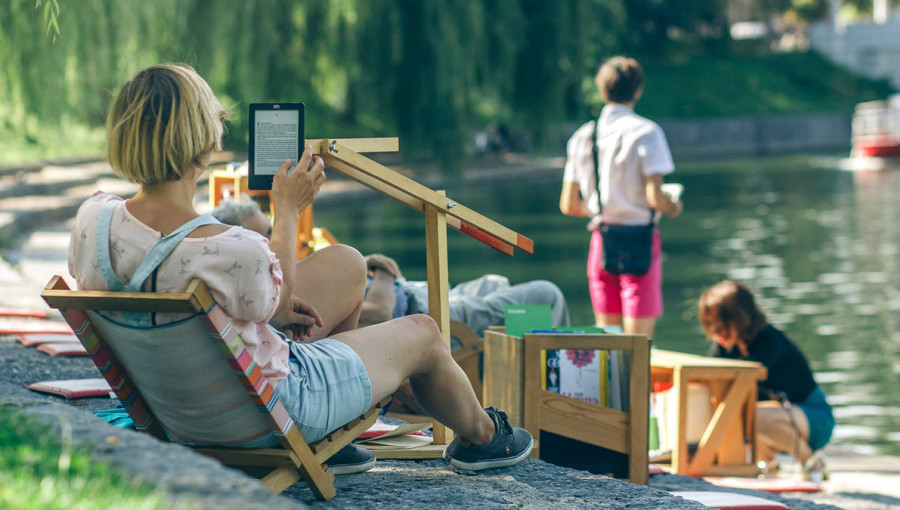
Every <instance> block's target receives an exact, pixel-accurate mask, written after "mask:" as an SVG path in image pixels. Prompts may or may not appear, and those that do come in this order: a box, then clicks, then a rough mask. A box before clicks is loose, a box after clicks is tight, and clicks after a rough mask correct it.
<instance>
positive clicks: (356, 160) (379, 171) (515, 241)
mask: <svg viewBox="0 0 900 510" xmlns="http://www.w3.org/2000/svg"><path fill="white" fill-rule="evenodd" d="M321 147H322V151H323V154H325V153H326V151H327V153H328V154H330V155H331V156H333V157H334V158H337V159H340V160H343V161H344V162H346V163H347V164H348V165H350V166H352V167H354V168H356V169H358V170H361V171H362V172H365V173H367V174H369V175H370V176H372V177H374V178H375V179H377V180H379V181H381V182H383V183H385V184H387V185H388V186H391V187H394V188H397V189H399V190H402V191H404V192H406V193H408V194H411V195H413V196H416V197H418V198H421V199H422V200H423V201H424V202H426V203H429V204H431V205H432V206H434V207H435V208H437V209H440V210H442V211H444V212H445V213H447V214H448V215H450V216H454V217H456V218H459V219H460V220H462V221H464V222H466V223H468V224H469V225H472V226H474V227H476V228H478V229H480V230H483V231H484V232H487V233H488V234H490V235H492V236H494V237H497V238H499V239H501V240H502V241H504V242H506V243H509V244H512V245H514V246H517V247H519V248H520V249H523V250H524V249H525V248H528V247H529V242H528V240H527V238H524V236H520V235H519V234H518V233H516V232H514V231H512V230H510V229H508V228H506V227H504V226H503V225H501V224H499V223H497V222H495V221H493V220H491V219H489V218H487V217H485V216H483V215H481V214H479V213H477V212H475V211H473V210H471V209H469V208H467V207H465V206H463V205H461V204H459V203H457V202H455V201H453V200H451V199H447V198H446V197H442V196H441V195H439V194H438V193H435V192H434V191H433V190H431V189H430V188H428V187H426V186H423V185H422V184H419V183H418V182H416V181H414V180H412V179H410V178H408V177H406V176H404V175H401V174H399V173H397V172H395V171H393V170H391V169H390V168H388V167H386V166H384V165H381V164H379V163H377V162H375V161H372V160H371V159H368V158H366V157H364V156H362V155H360V154H358V153H356V152H354V151H353V150H351V149H350V148H349V147H346V146H344V145H342V144H340V143H335V144H326V143H323V144H322V146H321ZM531 247H532V248H533V246H531Z"/></svg>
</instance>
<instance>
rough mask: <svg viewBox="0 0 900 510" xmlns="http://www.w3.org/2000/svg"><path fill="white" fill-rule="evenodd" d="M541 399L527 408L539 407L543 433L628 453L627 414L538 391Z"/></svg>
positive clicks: (545, 391) (529, 404)
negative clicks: (544, 431)
mask: <svg viewBox="0 0 900 510" xmlns="http://www.w3.org/2000/svg"><path fill="white" fill-rule="evenodd" d="M537 395H538V400H537V401H536V402H535V401H532V400H528V403H527V404H526V405H527V406H529V407H530V406H532V405H535V404H537V406H538V407H539V410H538V412H539V413H540V430H546V431H547V432H553V433H554V434H559V435H562V436H565V437H570V438H572V439H576V440H578V441H583V442H585V443H590V444H593V445H597V446H602V447H603V448H609V449H610V450H613V451H617V452H621V453H628V448H629V443H630V441H629V436H630V431H631V424H630V420H629V417H628V414H627V413H623V412H622V411H616V410H615V409H610V408H608V407H601V406H599V405H596V404H589V403H587V402H582V401H581V400H578V399H575V398H572V397H566V396H563V395H560V394H559V393H553V392H550V391H547V390H542V389H538V390H537ZM526 398H528V397H527V396H526ZM526 415H527V413H526ZM526 420H527V418H526Z"/></svg>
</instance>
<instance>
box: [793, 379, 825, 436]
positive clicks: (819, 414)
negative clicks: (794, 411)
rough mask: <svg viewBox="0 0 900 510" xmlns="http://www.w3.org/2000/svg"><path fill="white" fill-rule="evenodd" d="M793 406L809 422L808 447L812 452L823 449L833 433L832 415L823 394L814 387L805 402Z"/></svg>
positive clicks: (820, 389) (819, 389) (818, 388)
mask: <svg viewBox="0 0 900 510" xmlns="http://www.w3.org/2000/svg"><path fill="white" fill-rule="evenodd" d="M794 405H795V406H797V407H799V408H800V409H801V410H802V411H803V414H805V415H806V421H808V422H809V441H807V442H808V443H809V447H810V448H812V449H813V450H820V449H822V448H824V447H825V445H826V444H828V441H830V440H831V433H832V432H834V414H833V413H832V412H831V405H829V404H828V401H827V400H825V392H823V391H822V388H820V387H818V386H816V389H814V390H813V391H812V393H810V394H809V396H808V397H806V400H804V401H803V402H797V403H795V404H794Z"/></svg>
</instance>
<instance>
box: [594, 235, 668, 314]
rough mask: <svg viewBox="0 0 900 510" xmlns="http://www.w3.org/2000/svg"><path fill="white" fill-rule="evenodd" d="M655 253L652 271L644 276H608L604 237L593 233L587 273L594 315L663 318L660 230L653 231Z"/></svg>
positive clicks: (651, 266)
mask: <svg viewBox="0 0 900 510" xmlns="http://www.w3.org/2000/svg"><path fill="white" fill-rule="evenodd" d="M652 252H653V260H652V261H651V262H650V270H649V271H647V273H646V274H644V275H642V276H631V275H624V274H623V275H615V274H612V273H608V272H606V271H604V270H603V258H602V255H603V237H602V236H601V235H600V232H599V231H596V230H595V231H594V234H593V235H592V236H591V250H590V252H589V254H588V265H587V274H588V284H589V285H590V291H591V303H593V305H594V313H595V314H598V313H603V314H612V315H623V316H625V317H634V318H640V317H660V316H661V315H662V313H663V304H662V257H661V256H660V254H661V252H662V241H661V240H660V237H659V229H654V230H653V248H652Z"/></svg>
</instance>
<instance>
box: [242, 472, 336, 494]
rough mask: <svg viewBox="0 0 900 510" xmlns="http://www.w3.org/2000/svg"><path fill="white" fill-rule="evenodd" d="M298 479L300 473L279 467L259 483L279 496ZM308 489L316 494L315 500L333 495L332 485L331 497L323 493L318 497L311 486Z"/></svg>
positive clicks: (332, 487) (332, 488) (332, 486)
mask: <svg viewBox="0 0 900 510" xmlns="http://www.w3.org/2000/svg"><path fill="white" fill-rule="evenodd" d="M299 479H300V472H299V471H297V469H295V468H289V467H280V468H277V469H275V470H273V471H272V472H271V473H269V474H268V475H266V476H264V477H262V478H261V479H260V480H259V481H260V482H261V483H262V484H263V487H265V488H266V489H268V490H269V492H271V493H272V494H281V493H282V492H284V490H285V489H287V488H288V487H290V486H291V485H294V482H296V481H297V480H299ZM310 489H313V492H314V493H315V494H316V497H317V498H319V499H325V500H328V499H331V498H333V497H334V493H335V489H334V484H332V485H331V496H327V494H325V493H323V494H322V495H321V496H320V493H319V492H317V491H316V489H314V488H313V485H310ZM326 493H327V490H326ZM322 496H325V497H322Z"/></svg>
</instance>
